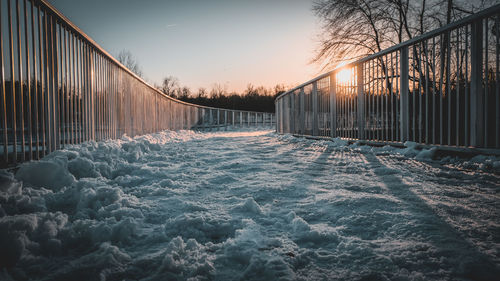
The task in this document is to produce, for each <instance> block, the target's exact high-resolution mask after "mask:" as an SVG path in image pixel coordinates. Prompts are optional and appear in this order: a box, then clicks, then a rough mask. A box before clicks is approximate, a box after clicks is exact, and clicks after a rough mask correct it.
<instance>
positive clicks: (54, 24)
mask: <svg viewBox="0 0 500 281" xmlns="http://www.w3.org/2000/svg"><path fill="white" fill-rule="evenodd" d="M273 116H274V114H271V113H262V112H249V111H237V110H226V109H218V108H212V107H205V106H199V105H194V104H189V103H186V102H182V101H179V100H176V99H173V98H171V97H169V96H166V95H165V94H163V93H162V92H160V91H158V90H157V89H155V88H154V87H152V86H150V85H149V84H148V83H146V82H145V81H144V80H143V79H141V78H140V77H138V76H137V75H135V74H134V73H133V72H131V71H130V70H128V69H127V68H126V67H125V66H123V65H122V64H121V63H120V62H118V61H117V60H116V59H114V58H113V57H112V56H111V55H110V54H108V53H107V52H106V51H105V50H104V49H103V48H101V47H100V46H99V45H98V44H97V43H96V42H94V41H93V40H92V39H91V38H90V37H89V36H87V35H86V34H85V33H84V32H83V31H82V30H80V29H79V28H78V27H77V26H75V25H74V24H73V23H71V22H70V21H69V20H68V19H67V18H66V17H64V16H63V15H62V14H61V13H60V12H59V11H57V10H56V9H55V8H54V7H53V6H51V5H50V4H49V3H48V2H47V1H46V0H1V2H0V166H7V165H10V164H16V163H17V162H19V161H25V160H31V159H39V158H41V157H43V156H44V155H46V154H48V153H50V152H52V151H54V150H57V149H59V148H61V147H63V146H64V145H67V144H76V143H80V142H84V141H89V140H96V141H98V140H103V139H108V138H118V137H120V136H122V135H123V134H127V135H129V136H135V135H139V134H147V133H152V132H157V131H159V130H164V129H172V130H178V129H195V128H205V129H206V128H220V127H224V126H237V125H240V126H256V125H259V126H261V125H262V126H263V125H271V126H272V125H273V123H274V118H273Z"/></svg>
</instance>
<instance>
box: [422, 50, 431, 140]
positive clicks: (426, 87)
mask: <svg viewBox="0 0 500 281" xmlns="http://www.w3.org/2000/svg"><path fill="white" fill-rule="evenodd" d="M422 45H423V54H424V58H425V60H424V66H425V84H424V96H425V114H424V122H425V143H426V144H429V113H430V112H429V103H430V102H429V48H428V47H429V41H427V40H425V41H423V42H422Z"/></svg>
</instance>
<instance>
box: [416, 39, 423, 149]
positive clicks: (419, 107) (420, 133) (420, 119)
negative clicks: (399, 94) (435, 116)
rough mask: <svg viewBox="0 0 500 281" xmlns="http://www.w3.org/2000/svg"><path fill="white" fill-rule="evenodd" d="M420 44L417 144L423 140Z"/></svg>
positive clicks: (420, 54) (420, 45)
mask: <svg viewBox="0 0 500 281" xmlns="http://www.w3.org/2000/svg"><path fill="white" fill-rule="evenodd" d="M422 44H423V42H422V43H421V44H418V52H417V56H418V57H417V62H418V142H423V141H424V139H423V134H422V133H423V132H422V130H423V126H422V125H423V124H422V123H423V119H424V115H423V110H424V108H423V104H422V99H423V97H422V95H423V90H424V89H423V86H422V72H423V71H422V65H423V64H422V59H423V58H422V49H423V48H422Z"/></svg>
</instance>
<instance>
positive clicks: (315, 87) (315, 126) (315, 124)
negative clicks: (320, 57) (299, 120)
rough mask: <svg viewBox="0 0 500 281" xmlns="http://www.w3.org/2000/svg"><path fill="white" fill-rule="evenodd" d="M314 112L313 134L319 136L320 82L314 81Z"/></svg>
mask: <svg viewBox="0 0 500 281" xmlns="http://www.w3.org/2000/svg"><path fill="white" fill-rule="evenodd" d="M312 112H313V113H312V114H313V124H312V135H313V136H317V135H318V131H319V126H318V117H319V116H318V82H317V81H314V82H313V89H312Z"/></svg>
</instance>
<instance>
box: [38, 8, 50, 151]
mask: <svg viewBox="0 0 500 281" xmlns="http://www.w3.org/2000/svg"><path fill="white" fill-rule="evenodd" d="M44 22H45V20H44V21H42V8H41V7H40V6H39V7H38V51H39V54H40V56H39V58H40V99H41V103H40V110H41V114H40V117H41V121H40V125H41V127H42V138H41V139H42V157H44V156H45V154H46V151H47V135H48V132H46V119H47V117H46V114H47V113H46V110H45V109H46V104H47V99H46V97H45V96H46V93H47V90H46V87H47V83H46V80H45V79H46V75H47V74H46V68H45V67H46V56H44V55H42V54H43V53H45V52H44V51H43V50H45V49H44V48H45V43H44V42H45V29H44V28H43V26H44Z"/></svg>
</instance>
